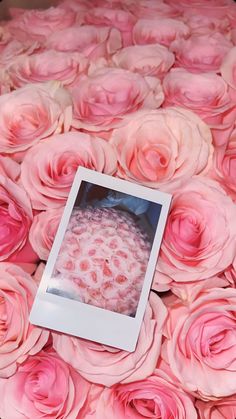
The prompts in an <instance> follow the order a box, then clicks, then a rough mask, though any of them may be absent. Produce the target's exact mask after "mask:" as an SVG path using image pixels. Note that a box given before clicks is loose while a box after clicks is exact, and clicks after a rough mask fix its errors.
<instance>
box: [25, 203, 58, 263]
mask: <svg viewBox="0 0 236 419" xmlns="http://www.w3.org/2000/svg"><path fill="white" fill-rule="evenodd" d="M63 210H64V208H56V209H49V210H47V211H42V212H40V213H39V214H37V215H35V217H34V219H33V223H32V225H31V228H30V232H29V240H30V243H31V246H32V247H33V249H34V251H35V252H36V253H37V255H38V256H39V258H40V259H43V260H47V259H48V256H49V252H50V250H51V247H52V244H53V241H54V238H55V235H56V232H57V228H58V226H59V223H60V220H61V217H62V213H63Z"/></svg>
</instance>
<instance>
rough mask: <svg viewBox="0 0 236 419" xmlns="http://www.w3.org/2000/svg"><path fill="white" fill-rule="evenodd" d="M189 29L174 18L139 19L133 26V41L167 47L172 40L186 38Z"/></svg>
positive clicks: (139, 43) (138, 43)
mask: <svg viewBox="0 0 236 419" xmlns="http://www.w3.org/2000/svg"><path fill="white" fill-rule="evenodd" d="M189 35H190V30H189V28H188V26H187V25H185V23H183V22H181V21H180V20H176V19H163V18H160V19H140V20H138V22H137V23H136V24H135V26H134V28H133V43H134V44H137V45H147V44H162V45H165V46H167V47H169V46H170V44H171V43H172V42H173V41H174V40H179V39H182V38H184V39H185V38H188V37H189Z"/></svg>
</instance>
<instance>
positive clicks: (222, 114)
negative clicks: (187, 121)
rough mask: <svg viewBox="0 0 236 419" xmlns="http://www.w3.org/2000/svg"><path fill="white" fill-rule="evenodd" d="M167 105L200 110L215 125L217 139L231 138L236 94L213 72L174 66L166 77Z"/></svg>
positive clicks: (235, 112) (213, 129)
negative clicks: (200, 71)
mask: <svg viewBox="0 0 236 419" xmlns="http://www.w3.org/2000/svg"><path fill="white" fill-rule="evenodd" d="M163 89H164V93H165V103H164V104H165V105H166V106H169V105H176V106H183V107H185V108H187V109H190V110H192V111H194V112H196V113H197V114H198V115H199V116H200V117H201V118H202V119H203V120H204V121H205V122H206V123H207V124H208V125H209V127H210V128H211V129H212V134H213V139H214V143H215V144H218V143H219V142H221V143H224V142H225V141H227V138H228V136H229V133H230V131H232V129H233V125H234V122H235V117H236V115H235V114H236V111H235V109H236V95H235V98H233V97H232V95H231V91H232V89H230V88H229V86H228V85H227V84H226V82H225V81H224V80H223V78H222V77H221V76H219V75H217V74H215V73H213V72H211V73H191V72H189V71H187V70H185V69H183V68H174V69H172V70H171V71H170V72H169V73H168V74H167V76H166V77H165V79H164V81H163Z"/></svg>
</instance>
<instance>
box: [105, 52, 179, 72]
mask: <svg viewBox="0 0 236 419" xmlns="http://www.w3.org/2000/svg"><path fill="white" fill-rule="evenodd" d="M174 61H175V57H174V54H172V53H171V52H170V51H169V50H168V49H167V48H166V47H164V46H163V45H159V44H153V45H132V46H130V47H126V48H123V49H122V50H121V51H118V52H117V53H116V54H114V55H113V57H112V62H113V63H114V65H115V66H116V67H120V68H124V69H125V70H130V71H133V72H135V73H139V74H142V75H143V76H154V77H158V78H160V79H162V78H163V76H164V75H165V74H166V73H167V72H168V70H169V69H170V67H172V65H173V64H174Z"/></svg>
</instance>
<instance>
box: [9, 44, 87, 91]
mask: <svg viewBox="0 0 236 419" xmlns="http://www.w3.org/2000/svg"><path fill="white" fill-rule="evenodd" d="M87 67H88V61H87V59H86V58H85V57H84V56H83V55H81V54H79V53H70V52H59V51H53V50H49V51H44V52H41V53H38V54H32V55H30V56H28V55H21V56H19V57H18V58H16V59H15V60H13V63H12V64H11V65H10V66H9V68H8V74H9V75H10V78H11V81H12V84H13V86H14V87H15V88H18V87H21V86H24V85H25V84H27V83H42V82H46V81H50V80H58V81H60V82H61V83H62V85H71V84H73V82H75V81H76V80H77V78H78V77H79V76H80V75H81V74H82V73H84V72H85V71H86V70H87Z"/></svg>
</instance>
